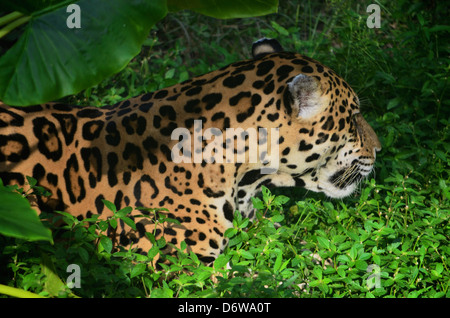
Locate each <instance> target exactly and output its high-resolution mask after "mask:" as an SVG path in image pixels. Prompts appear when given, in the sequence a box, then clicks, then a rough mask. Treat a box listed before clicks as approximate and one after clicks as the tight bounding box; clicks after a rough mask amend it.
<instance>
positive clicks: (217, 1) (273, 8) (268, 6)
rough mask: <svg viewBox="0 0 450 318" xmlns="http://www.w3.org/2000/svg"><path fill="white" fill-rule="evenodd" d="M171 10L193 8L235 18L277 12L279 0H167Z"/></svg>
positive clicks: (204, 12)
mask: <svg viewBox="0 0 450 318" xmlns="http://www.w3.org/2000/svg"><path fill="white" fill-rule="evenodd" d="M167 7H168V8H169V11H172V12H174V11H179V10H192V11H195V12H198V13H201V14H204V15H207V16H210V17H214V18H218V19H233V18H247V17H254V16H261V15H266V14H270V13H275V12H277V10H278V0H226V1H224V0H167Z"/></svg>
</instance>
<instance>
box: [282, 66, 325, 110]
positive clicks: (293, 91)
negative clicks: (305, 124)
mask: <svg viewBox="0 0 450 318" xmlns="http://www.w3.org/2000/svg"><path fill="white" fill-rule="evenodd" d="M288 88H289V93H290V95H291V96H290V100H291V103H292V111H293V112H294V114H296V115H297V116H298V117H302V118H305V119H308V118H312V117H314V116H315V115H317V114H319V113H321V112H322V111H323V110H324V109H325V107H327V106H328V103H329V97H328V96H327V95H325V94H324V92H323V89H322V85H321V84H320V81H319V80H318V79H317V78H315V77H313V76H308V75H305V74H299V75H297V76H296V77H294V79H293V80H292V81H291V82H290V83H289V84H288Z"/></svg>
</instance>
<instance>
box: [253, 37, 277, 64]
mask: <svg viewBox="0 0 450 318" xmlns="http://www.w3.org/2000/svg"><path fill="white" fill-rule="evenodd" d="M276 52H283V47H282V46H281V44H280V42H278V41H277V40H275V39H267V38H262V39H260V40H258V41H256V42H253V46H252V55H253V58H254V59H256V58H260V57H261V56H264V55H266V54H269V53H276Z"/></svg>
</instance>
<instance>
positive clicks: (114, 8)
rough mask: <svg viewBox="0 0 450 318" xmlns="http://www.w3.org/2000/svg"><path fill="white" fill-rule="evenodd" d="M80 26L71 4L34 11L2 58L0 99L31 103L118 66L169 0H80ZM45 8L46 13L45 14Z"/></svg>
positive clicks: (74, 89) (59, 94) (85, 84)
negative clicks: (73, 22)
mask: <svg viewBox="0 0 450 318" xmlns="http://www.w3.org/2000/svg"><path fill="white" fill-rule="evenodd" d="M76 4H77V5H79V7H80V12H81V15H80V17H81V28H69V27H68V26H67V23H66V21H67V20H68V18H69V16H70V15H71V14H72V12H66V10H67V6H66V5H63V6H61V5H62V4H59V5H58V6H57V7H47V8H46V10H44V13H42V11H41V13H40V15H38V16H32V18H31V20H30V21H29V23H28V24H27V26H26V29H25V32H24V33H23V34H22V36H21V37H20V39H19V40H18V41H17V43H15V45H14V46H13V47H12V48H11V49H9V50H8V51H7V52H6V53H5V55H3V56H2V57H1V58H0V100H3V101H4V102H5V103H7V104H10V105H17V106H21V105H31V104H38V103H43V102H47V101H50V100H55V99H58V98H61V97H63V96H66V95H70V94H75V93H77V92H79V91H81V90H82V89H85V88H88V87H90V86H92V85H95V84H97V83H99V82H100V81H101V80H103V79H104V78H106V77H108V76H111V75H112V74H114V73H116V72H118V71H120V70H121V69H122V68H123V67H125V66H126V65H127V64H128V62H129V61H130V60H131V59H132V58H133V57H134V56H135V55H136V54H138V53H139V51H140V49H141V45H142V43H143V41H144V40H145V38H146V37H147V35H148V33H149V30H150V28H151V27H152V26H153V25H154V24H155V23H156V22H157V21H159V20H160V19H161V18H163V17H164V16H165V15H166V14H167V8H166V1H165V0H151V1H149V0H133V1H130V0H81V1H77V2H76ZM45 12H46V13H45Z"/></svg>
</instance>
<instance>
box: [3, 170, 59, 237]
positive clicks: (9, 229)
mask: <svg viewBox="0 0 450 318" xmlns="http://www.w3.org/2000/svg"><path fill="white" fill-rule="evenodd" d="M28 182H29V184H30V186H31V190H32V191H33V192H32V193H29V194H27V193H23V191H20V192H21V193H22V194H23V195H24V196H27V195H31V194H37V195H44V194H46V193H45V191H44V190H43V189H42V188H41V187H38V186H36V180H34V179H33V178H30V177H28ZM16 188H17V187H5V186H3V183H2V182H1V179H0V202H1V205H0V234H3V235H7V236H12V237H18V238H22V239H26V240H30V241H36V240H47V241H50V242H53V240H52V235H51V232H50V230H48V229H47V228H46V227H45V226H44V225H43V224H42V222H41V221H40V220H39V217H38V215H37V213H36V211H35V210H33V209H32V208H31V206H30V203H29V202H28V200H27V199H26V198H25V197H24V196H23V195H21V194H20V193H18V192H16V191H14V189H16Z"/></svg>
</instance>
